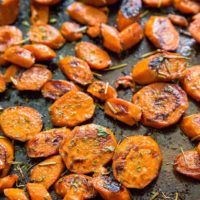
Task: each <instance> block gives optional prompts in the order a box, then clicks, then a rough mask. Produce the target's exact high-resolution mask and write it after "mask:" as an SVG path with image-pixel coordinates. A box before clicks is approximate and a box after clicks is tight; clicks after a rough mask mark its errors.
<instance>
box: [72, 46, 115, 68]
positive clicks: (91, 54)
mask: <svg viewBox="0 0 200 200" xmlns="http://www.w3.org/2000/svg"><path fill="white" fill-rule="evenodd" d="M75 53H76V56H77V57H78V58H80V59H83V60H85V61H86V62H87V63H88V64H89V66H90V67H91V68H92V69H96V70H102V69H105V68H107V67H109V66H110V65H111V64H112V61H111V58H110V56H109V55H108V53H107V52H106V51H104V50H103V49H101V48H100V47H98V46H96V45H95V44H93V43H90V42H79V43H78V44H77V45H76V47H75Z"/></svg>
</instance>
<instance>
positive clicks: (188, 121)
mask: <svg viewBox="0 0 200 200" xmlns="http://www.w3.org/2000/svg"><path fill="white" fill-rule="evenodd" d="M180 128H181V130H182V131H183V132H184V133H185V135H187V136H188V137H189V138H191V139H192V140H200V113H198V114H193V115H189V116H187V117H184V118H183V120H182V121H181V124H180Z"/></svg>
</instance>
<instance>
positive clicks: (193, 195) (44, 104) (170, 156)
mask: <svg viewBox="0 0 200 200" xmlns="http://www.w3.org/2000/svg"><path fill="white" fill-rule="evenodd" d="M71 2H73V0H65V1H63V3H61V4H59V5H57V6H53V7H52V8H51V18H56V19H57V21H56V23H54V24H52V25H53V26H55V27H57V28H59V27H60V26H61V24H62V23H63V22H64V21H67V20H70V19H69V17H68V16H67V14H66V13H65V10H66V7H67V6H68V5H69V4H70V3H71ZM146 9H147V8H144V10H146ZM117 10H118V6H114V7H111V8H110V17H109V19H110V21H109V23H110V24H112V25H114V23H115V16H116V12H117ZM149 11H150V12H149V14H148V15H147V16H145V17H144V18H143V19H142V20H141V23H142V24H144V22H145V21H146V20H147V19H148V17H149V16H150V15H166V14H167V13H174V12H175V11H174V10H173V9H172V8H168V9H162V10H149ZM20 13H21V14H20V16H19V18H18V21H17V22H16V24H15V25H16V26H18V27H19V28H20V29H21V30H22V31H23V32H24V37H26V33H27V31H28V29H29V27H28V26H27V23H25V22H27V21H29V14H30V12H29V1H28V0H21V12H20ZM83 40H90V39H89V38H88V37H87V36H85V37H84V38H83ZM92 42H94V43H96V44H98V45H100V46H101V40H100V39H96V40H92ZM74 45H75V43H67V44H66V45H65V46H64V47H63V48H62V49H60V50H59V51H58V55H60V56H65V55H74ZM152 50H155V48H154V47H153V46H152V45H150V43H149V42H148V41H147V39H144V40H143V41H142V42H141V43H140V44H139V45H137V46H135V47H133V48H132V49H131V50H129V51H128V52H125V53H123V55H120V56H117V55H115V54H112V53H111V52H109V53H110V55H111V57H112V60H113V64H114V65H115V64H120V63H127V64H128V66H127V67H125V68H123V69H118V70H115V71H111V72H107V73H104V74H103V76H102V80H104V81H109V83H110V84H112V85H113V84H114V82H115V80H116V78H117V77H119V76H122V75H123V74H129V73H130V71H131V69H132V66H133V65H134V64H135V63H136V62H137V61H138V60H139V59H140V56H141V55H143V54H145V53H147V52H150V51H152ZM178 52H179V53H182V54H183V55H184V56H188V57H190V58H191V59H190V61H189V62H190V64H191V65H195V64H200V46H199V45H198V44H197V43H195V41H194V40H193V39H191V38H189V37H188V36H186V35H183V34H181V42H180V47H179V49H178ZM56 62H57V60H56V59H55V60H54V61H53V62H51V63H47V64H48V67H49V69H51V70H52V72H53V73H54V79H65V77H64V76H63V74H62V73H61V71H60V70H59V69H58V67H57V65H56ZM1 70H4V69H2V68H1ZM138 89H139V88H138ZM118 94H119V97H121V98H124V99H126V100H129V101H130V100H131V97H132V92H131V91H130V90H119V91H118ZM51 104H52V101H49V100H46V99H44V98H43V97H42V95H41V93H40V92H19V91H17V90H15V89H13V88H12V87H11V86H10V87H9V88H8V90H7V91H6V92H5V93H4V94H1V95H0V105H1V106H2V107H3V108H6V107H9V106H15V105H24V106H30V107H33V108H35V109H37V110H38V111H39V112H40V113H41V114H42V115H43V121H44V129H49V128H51V127H53V126H52V124H51V122H50V118H49V115H48V107H49V106H50V105H51ZM199 111H200V106H199V105H198V104H197V103H196V102H194V101H193V100H191V99H190V108H189V110H188V111H187V113H186V115H188V114H193V113H196V112H199ZM90 122H93V123H97V124H101V125H103V126H106V127H109V128H110V129H112V130H113V132H114V133H115V135H116V137H117V139H118V140H121V139H123V138H124V137H126V136H128V135H138V134H141V135H151V136H152V137H153V138H154V139H155V140H156V141H157V142H158V143H159V145H160V147H161V149H162V153H163V156H164V162H163V165H162V169H161V171H160V174H159V177H158V178H157V179H156V180H155V181H153V182H152V183H151V184H150V185H149V186H148V187H147V188H145V189H144V190H130V191H131V194H132V199H134V200H148V199H150V198H151V197H152V194H153V193H154V192H159V193H160V194H162V192H163V193H164V195H166V196H167V197H169V198H167V199H175V194H176V193H178V194H179V199H180V200H181V199H182V200H199V199H200V189H199V188H200V182H198V181H195V180H192V179H190V178H187V177H184V176H182V175H180V174H177V173H176V172H174V171H173V165H172V163H173V161H174V158H175V156H176V155H177V154H178V153H180V147H182V148H183V149H184V150H187V149H191V148H193V147H194V146H195V143H191V142H190V141H189V140H188V138H186V137H185V136H184V135H183V134H182V133H181V131H180V129H179V124H176V125H174V126H171V127H169V128H165V129H162V130H156V129H152V128H148V127H144V126H142V125H141V124H140V125H139V126H137V127H129V126H126V125H124V124H122V123H120V122H117V121H115V120H113V119H111V118H109V117H107V116H105V115H104V113H103V111H102V110H101V109H100V108H98V107H97V108H96V112H95V116H94V118H93V119H92V120H91V121H90ZM90 122H89V123H90ZM14 145H15V160H16V161H19V162H23V163H24V165H21V166H20V167H21V169H22V171H23V174H20V173H19V170H18V168H17V166H16V165H13V167H12V170H11V173H18V174H19V175H20V182H19V186H20V187H23V185H24V184H25V183H26V182H27V181H28V174H29V171H30V167H31V166H33V165H34V164H36V163H38V162H39V161H40V160H31V159H29V158H28V157H27V155H26V151H25V149H24V144H23V143H19V142H16V141H14ZM108 167H109V166H108ZM66 173H67V172H66ZM51 194H52V197H53V199H54V200H57V199H60V198H59V197H58V196H56V195H55V193H54V192H53V188H52V189H51ZM0 199H2V200H3V199H5V197H3V196H0ZM95 199H101V198H100V197H96V198H95ZM156 199H164V196H163V195H159V196H158V197H157V198H156Z"/></svg>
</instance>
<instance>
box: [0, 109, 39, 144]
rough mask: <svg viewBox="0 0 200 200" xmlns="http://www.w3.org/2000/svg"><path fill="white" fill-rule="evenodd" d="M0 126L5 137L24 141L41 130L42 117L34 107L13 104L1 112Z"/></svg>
mask: <svg viewBox="0 0 200 200" xmlns="http://www.w3.org/2000/svg"><path fill="white" fill-rule="evenodd" d="M0 126H1V129H2V131H3V133H4V134H5V135H6V136H7V137H9V138H11V139H14V140H19V141H22V142H25V141H27V140H28V139H30V138H31V137H32V136H33V135H35V134H37V133H39V132H40V131H41V129H42V119H41V115H40V113H39V112H38V111H37V110H35V109H34V108H30V107H25V106H15V107H9V108H7V109H5V110H4V111H3V112H2V114H1V115H0Z"/></svg>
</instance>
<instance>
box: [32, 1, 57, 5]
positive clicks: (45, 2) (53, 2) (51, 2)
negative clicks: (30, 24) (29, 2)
mask: <svg viewBox="0 0 200 200" xmlns="http://www.w3.org/2000/svg"><path fill="white" fill-rule="evenodd" d="M34 1H35V2H37V3H40V4H42V5H47V6H52V5H55V4H57V3H59V2H60V1H61V0H34Z"/></svg>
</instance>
